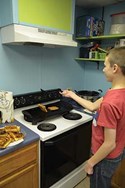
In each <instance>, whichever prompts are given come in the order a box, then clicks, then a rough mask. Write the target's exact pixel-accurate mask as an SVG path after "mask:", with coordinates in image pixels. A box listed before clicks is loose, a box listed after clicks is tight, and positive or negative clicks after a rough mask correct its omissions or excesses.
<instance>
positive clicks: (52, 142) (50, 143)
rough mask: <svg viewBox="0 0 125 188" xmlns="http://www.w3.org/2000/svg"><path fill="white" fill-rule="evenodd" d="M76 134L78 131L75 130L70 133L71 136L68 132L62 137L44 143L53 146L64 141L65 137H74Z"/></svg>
mask: <svg viewBox="0 0 125 188" xmlns="http://www.w3.org/2000/svg"><path fill="white" fill-rule="evenodd" d="M76 135H77V131H74V132H72V133H70V136H69V134H67V135H64V136H61V137H60V138H58V139H55V140H49V141H46V142H45V143H44V145H45V146H53V145H55V144H56V143H58V142H60V141H63V140H65V139H67V138H71V137H74V136H76Z"/></svg>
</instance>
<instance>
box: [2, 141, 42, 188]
mask: <svg viewBox="0 0 125 188" xmlns="http://www.w3.org/2000/svg"><path fill="white" fill-rule="evenodd" d="M38 144H39V143H38V141H36V142H33V143H32V144H29V145H27V146H25V147H23V148H20V149H18V150H16V151H14V152H12V153H9V154H7V155H4V156H1V157H0V188H22V187H23V188H27V187H29V188H38V187H39V182H38V160H39V159H38V158H39V157H38V156H39V155H38Z"/></svg>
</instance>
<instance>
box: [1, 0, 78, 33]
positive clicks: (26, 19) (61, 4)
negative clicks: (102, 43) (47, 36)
mask: <svg viewBox="0 0 125 188" xmlns="http://www.w3.org/2000/svg"><path fill="white" fill-rule="evenodd" d="M74 10H75V1H74V0H63V1H59V0H51V1H50V0H46V1H45V0H40V1H39V0H30V1H29V0H1V1H0V18H1V22H0V25H1V27H3V26H7V25H9V24H13V23H14V24H22V25H27V26H34V27H39V28H41V27H42V28H45V29H52V30H56V31H61V32H65V33H73V32H74Z"/></svg>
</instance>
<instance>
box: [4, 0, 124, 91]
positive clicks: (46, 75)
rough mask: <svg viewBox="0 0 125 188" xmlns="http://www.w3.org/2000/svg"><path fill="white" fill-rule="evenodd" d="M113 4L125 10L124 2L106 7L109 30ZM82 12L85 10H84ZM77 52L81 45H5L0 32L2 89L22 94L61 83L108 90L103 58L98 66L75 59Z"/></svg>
mask: <svg viewBox="0 0 125 188" xmlns="http://www.w3.org/2000/svg"><path fill="white" fill-rule="evenodd" d="M113 8H114V9H115V12H116V11H117V12H120V11H123V10H124V9H125V3H121V4H120V5H115V6H108V7H106V9H105V19H106V20H108V22H106V29H107V30H108V29H109V26H110V24H109V19H108V18H109V14H112V13H114V10H113ZM78 10H79V9H78ZM91 11H92V10H91ZM83 12H84V13H85V12H86V11H85V10H84V11H83ZM93 12H95V10H93ZM97 12H98V13H99V14H100V9H97V10H96V13H97ZM79 14H82V11H81V12H79ZM79 14H78V13H77V14H76V15H79ZM93 14H94V13H93ZM0 20H1V17H0ZM78 56H79V50H78V48H71V47H64V48H44V47H35V46H7V45H2V44H1V34H0V90H10V91H13V93H14V94H19V93H25V92H31V91H37V90H39V89H40V88H42V89H51V88H58V87H60V88H62V89H64V88H72V89H76V90H81V89H89V90H91V89H93V90H98V89H102V90H103V91H104V92H105V90H106V89H107V88H109V87H110V84H108V83H107V82H106V80H105V77H104V75H103V73H102V68H103V62H101V63H100V66H99V69H97V64H96V63H95V62H79V63H78V62H76V61H75V60H74V58H75V57H78Z"/></svg>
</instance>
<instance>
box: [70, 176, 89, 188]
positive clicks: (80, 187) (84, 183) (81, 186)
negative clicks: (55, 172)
mask: <svg viewBox="0 0 125 188" xmlns="http://www.w3.org/2000/svg"><path fill="white" fill-rule="evenodd" d="M74 188H90V183H89V177H86V178H85V179H84V180H83V181H81V182H80V183H79V184H78V185H77V186H75V187H74Z"/></svg>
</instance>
